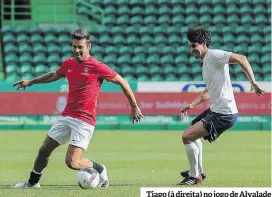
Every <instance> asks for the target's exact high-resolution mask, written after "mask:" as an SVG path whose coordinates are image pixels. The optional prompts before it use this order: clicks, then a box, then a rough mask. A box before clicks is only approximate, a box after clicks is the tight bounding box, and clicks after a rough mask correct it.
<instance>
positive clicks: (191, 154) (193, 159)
mask: <svg viewBox="0 0 272 197" xmlns="http://www.w3.org/2000/svg"><path fill="white" fill-rule="evenodd" d="M185 148H186V154H187V158H188V160H189V164H190V172H189V176H190V177H198V176H199V171H198V154H199V150H198V147H197V146H196V144H195V143H191V144H185Z"/></svg>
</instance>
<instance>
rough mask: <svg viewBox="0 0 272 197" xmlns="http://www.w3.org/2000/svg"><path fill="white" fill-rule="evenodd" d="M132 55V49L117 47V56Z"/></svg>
mask: <svg viewBox="0 0 272 197" xmlns="http://www.w3.org/2000/svg"><path fill="white" fill-rule="evenodd" d="M127 53H128V54H129V55H130V54H132V53H133V48H132V47H130V46H121V47H119V54H120V55H123V54H127Z"/></svg>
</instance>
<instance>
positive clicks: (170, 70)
mask: <svg viewBox="0 0 272 197" xmlns="http://www.w3.org/2000/svg"><path fill="white" fill-rule="evenodd" d="M163 69H164V74H165V75H169V74H176V73H177V68H176V67H174V66H165V67H164V68H163Z"/></svg>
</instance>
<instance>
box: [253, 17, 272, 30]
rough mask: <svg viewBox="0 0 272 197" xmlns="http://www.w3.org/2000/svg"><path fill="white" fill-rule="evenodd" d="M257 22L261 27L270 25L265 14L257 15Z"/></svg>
mask: <svg viewBox="0 0 272 197" xmlns="http://www.w3.org/2000/svg"><path fill="white" fill-rule="evenodd" d="M255 24H256V25H258V26H259V27H265V26H269V24H270V23H269V21H268V18H267V17H266V16H265V15H264V14H258V15H255Z"/></svg>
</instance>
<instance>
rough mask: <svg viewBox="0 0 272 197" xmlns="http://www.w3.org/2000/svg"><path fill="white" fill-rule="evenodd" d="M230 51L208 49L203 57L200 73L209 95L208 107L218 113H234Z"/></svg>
mask: <svg viewBox="0 0 272 197" xmlns="http://www.w3.org/2000/svg"><path fill="white" fill-rule="evenodd" d="M230 55H231V52H227V51H222V50H217V49H208V51H207V53H206V54H205V57H204V58H203V67H202V75H203V79H204V81H205V83H206V86H207V89H208V92H209V96H210V109H211V111H213V112H216V113H220V114H236V113H238V109H237V107H236V102H235V98H234V95H233V89H232V84H231V81H230V75H229V65H228V63H229V58H230Z"/></svg>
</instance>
